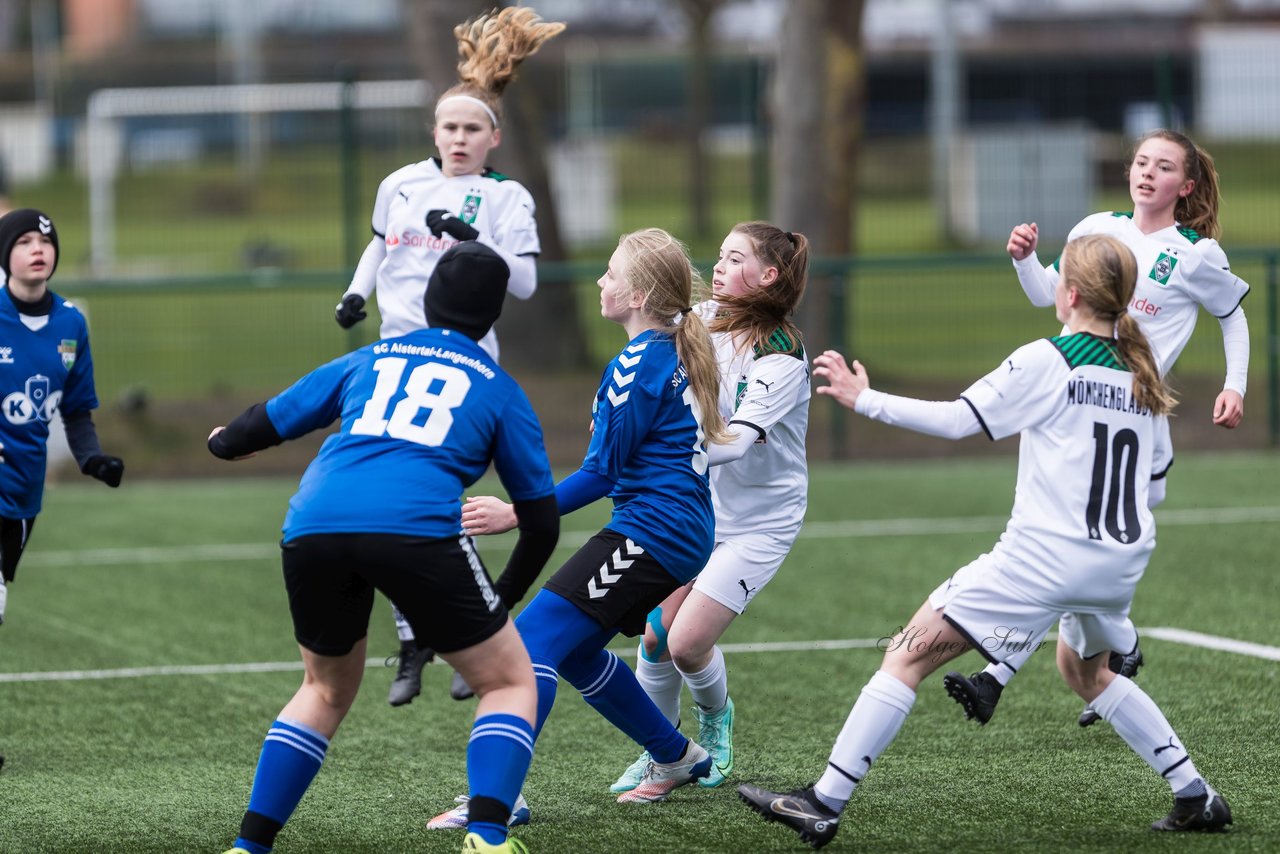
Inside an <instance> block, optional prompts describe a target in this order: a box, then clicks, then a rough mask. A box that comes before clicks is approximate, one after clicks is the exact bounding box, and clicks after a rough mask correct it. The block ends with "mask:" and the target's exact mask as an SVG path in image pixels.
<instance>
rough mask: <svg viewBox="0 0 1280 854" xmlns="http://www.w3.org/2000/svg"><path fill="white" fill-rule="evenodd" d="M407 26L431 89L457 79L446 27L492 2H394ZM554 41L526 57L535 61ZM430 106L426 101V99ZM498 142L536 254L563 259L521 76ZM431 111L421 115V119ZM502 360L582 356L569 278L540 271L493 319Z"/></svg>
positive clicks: (542, 151) (498, 164)
mask: <svg viewBox="0 0 1280 854" xmlns="http://www.w3.org/2000/svg"><path fill="white" fill-rule="evenodd" d="M402 2H403V8H404V10H405V16H406V18H407V20H408V24H409V33H408V36H409V45H410V48H411V49H412V51H413V55H414V58H415V61H416V62H417V63H418V67H419V68H420V69H421V70H422V74H423V76H424V77H425V78H426V80H427V82H428V83H430V84H431V87H432V89H433V91H434V92H436V93H439V92H443V91H444V90H445V89H448V88H449V87H450V86H452V85H453V84H454V83H456V82H457V79H458V73H457V66H458V43H457V41H456V39H455V38H454V36H453V28H454V27H455V26H456V25H458V24H460V23H462V21H464V20H467V19H470V18H473V17H475V16H477V15H480V14H482V13H484V12H487V11H488V10H489V9H491V8H493V6H494V3H493V2H492V0H402ZM553 48H554V43H552V44H551V45H548V46H547V47H544V48H543V51H542V52H541V53H539V54H538V55H536V56H534V57H533V58H532V59H530V60H529V61H530V62H537V61H538V60H539V59H540V58H543V57H544V54H546V53H547V52H548V51H549V50H550V49H553ZM432 105H434V99H433V101H432ZM503 107H504V117H503V128H502V145H500V146H499V147H498V148H496V149H495V150H494V152H493V156H494V160H493V163H492V164H491V165H493V166H494V168H496V169H498V170H499V171H502V172H509V173H510V174H511V176H512V177H513V178H515V179H516V180H518V181H519V182H520V183H521V184H523V185H524V186H525V187H526V188H527V189H528V190H529V193H530V194H531V195H532V196H533V203H534V206H535V207H536V208H537V215H538V238H539V240H540V242H541V243H542V255H541V258H540V260H542V261H550V262H559V261H564V260H566V259H567V258H568V253H567V252H566V250H565V245H564V242H563V240H562V238H561V235H560V226H559V221H558V218H557V215H556V206H555V201H554V199H553V198H552V195H551V176H550V174H549V172H548V169H547V162H548V157H547V142H546V138H545V136H544V134H543V127H544V122H543V120H542V104H541V98H540V97H539V95H538V92H537V90H536V89H535V88H534V87H533V86H531V85H528V81H522V80H516V81H515V82H514V83H512V84H511V86H510V87H509V88H508V89H507V92H506V94H505V96H504V97H503ZM432 121H433V117H432V116H431V115H430V114H428V116H427V122H428V123H431V122H432ZM498 336H499V340H500V341H501V342H502V360H503V363H504V364H505V365H507V366H520V367H522V368H525V367H532V368H573V367H581V366H582V365H584V364H585V363H586V362H587V345H586V337H585V336H584V334H583V331H582V324H581V321H580V319H579V316H578V305H577V298H576V296H575V294H574V288H573V282H571V281H568V280H564V281H553V280H548V279H546V278H545V277H540V278H539V282H538V292H537V293H536V294H534V296H533V298H532V299H529V300H517V299H509V300H507V302H506V304H505V305H504V307H503V316H502V319H501V320H499V321H498Z"/></svg>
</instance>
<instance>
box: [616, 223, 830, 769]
mask: <svg viewBox="0 0 1280 854" xmlns="http://www.w3.org/2000/svg"><path fill="white" fill-rule="evenodd" d="M808 276H809V241H808V240H807V239H806V238H805V236H804V235H803V234H796V233H792V232H788V231H783V230H782V229H781V228H778V227H777V226H775V225H771V224H770V223H767V222H744V223H739V224H738V225H735V226H734V227H733V229H732V230H730V232H729V234H728V235H727V236H726V237H725V239H724V241H723V243H722V244H721V246H720V257H719V259H718V260H717V262H716V265H715V269H714V270H713V272H712V279H711V286H712V298H711V299H710V300H708V301H707V302H704V303H702V304H700V305H699V306H697V307H696V308H695V309H694V315H700V316H702V317H703V318H704V319H706V321H707V325H708V328H709V329H710V330H711V333H712V335H711V337H712V340H713V342H714V343H715V348H716V363H717V365H718V370H719V376H720V403H719V405H720V412H721V414H722V415H723V416H724V418H725V419H726V420H727V421H728V423H729V426H728V430H729V433H730V437H731V438H730V441H729V442H727V443H726V444H723V445H715V446H712V448H711V449H710V457H711V465H712V469H711V493H712V499H713V500H714V502H715V511H716V546H715V549H714V550H713V551H712V553H711V558H710V559H709V560H708V561H707V565H706V566H705V567H703V569H702V571H701V572H699V573H698V576H697V578H696V579H694V580H693V581H692V582H690V583H689V584H686V585H685V586H683V587H681V588H680V589H679V590H677V591H675V592H674V593H672V594H671V596H669V597H667V599H666V601H664V602H663V603H662V604H661V605H659V606H658V607H657V608H655V609H654V610H653V611H652V612H651V613H650V614H649V617H648V623H649V625H648V627H647V628H646V629H645V633H644V639H643V641H642V643H641V645H640V651H639V656H638V658H637V662H636V678H637V679H639V680H640V684H641V685H642V686H643V687H644V689H645V692H646V693H647V694H648V695H649V698H650V699H652V700H653V702H654V703H655V704H656V705H657V706H658V708H659V709H660V710H661V711H662V713H663V714H664V715H665V716H666V718H667V719H668V720H669V721H671V722H673V723H674V722H676V721H678V720H679V719H680V695H681V693H682V691H683V689H684V687H685V686H688V688H689V693H690V695H691V696H692V698H693V702H694V710H695V712H696V713H697V716H698V738H697V741H698V743H699V744H701V745H702V746H703V747H705V748H706V749H707V750H708V751H709V752H710V753H711V756H712V758H713V759H714V760H715V765H714V766H713V767H712V769H711V773H710V774H709V775H708V776H707V777H706V779H703V780H700V781H699V784H700V785H702V786H707V787H711V786H718V785H720V784H721V783H723V782H724V780H725V778H726V777H727V776H728V775H729V774H730V773H732V771H733V767H734V758H733V718H734V706H733V700H732V699H731V698H730V696H729V684H728V674H727V671H726V669H725V663H724V653H723V652H722V651H721V650H720V648H719V647H718V646H717V645H716V644H717V642H718V641H719V639H720V637H721V636H722V635H723V634H724V633H725V631H726V630H727V629H728V628H729V625H730V624H731V623H732V622H733V620H734V619H735V618H736V617H737V616H738V615H739V614H742V613H743V612H744V611H745V610H746V608H747V605H748V604H750V603H751V601H752V600H753V599H754V598H755V597H756V595H757V594H759V592H760V591H761V590H762V589H764V587H765V585H767V584H768V583H769V582H770V581H771V580H772V579H773V577H774V575H776V574H777V572H778V569H779V567H781V565H782V562H783V561H784V560H785V559H786V557H787V554H788V553H789V552H790V551H791V546H792V544H793V543H794V542H795V539H796V537H797V536H799V534H800V525H801V523H802V522H803V521H804V513H805V509H806V506H807V504H808V485H809V467H808V461H807V460H806V457H805V433H806V432H807V430H808V424H809V398H810V381H809V365H808V358H807V356H806V355H805V351H804V345H803V344H802V343H801V336H800V330H798V329H797V328H796V326H795V323H794V321H793V320H792V314H793V313H794V312H795V309H796V305H797V304H798V303H799V302H800V298H801V296H803V294H804V289H805V285H806V284H807V282H808ZM649 761H650V757H649V755H648V754H647V753H642V754H641V755H640V758H639V759H637V760H636V761H635V762H633V763H632V764H631V766H630V767H629V768H627V769H626V771H624V772H623V773H622V776H620V777H619V778H618V780H617V781H616V782H615V783H614V784H613V786H612V787H611V789H612V791H614V792H626V791H629V790H631V789H634V788H635V787H637V786H639V785H640V783H641V781H642V778H643V775H644V770H645V768H646V767H647V765H648V763H649Z"/></svg>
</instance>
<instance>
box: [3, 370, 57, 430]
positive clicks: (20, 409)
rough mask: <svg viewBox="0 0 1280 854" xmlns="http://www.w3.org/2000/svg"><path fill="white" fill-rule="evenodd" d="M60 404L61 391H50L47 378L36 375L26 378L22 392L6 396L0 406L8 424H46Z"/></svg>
mask: <svg viewBox="0 0 1280 854" xmlns="http://www.w3.org/2000/svg"><path fill="white" fill-rule="evenodd" d="M60 403H62V391H61V389H59V390H56V391H50V390H49V378H48V377H46V376H42V375H40V374H36V375H35V376H32V377H28V378H27V382H26V386H25V389H24V390H23V391H15V392H13V393H12V394H9V395H7V396H6V397H5V399H4V402H3V403H0V406H3V407H4V417H5V418H6V419H8V421H9V423H10V424H30V423H31V422H32V421H45V422H48V421H49V419H51V418H53V416H54V413H56V412H57V411H58V405H59V404H60Z"/></svg>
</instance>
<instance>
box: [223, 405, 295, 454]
mask: <svg viewBox="0 0 1280 854" xmlns="http://www.w3.org/2000/svg"><path fill="white" fill-rule="evenodd" d="M283 441H284V439H283V438H281V436H280V434H279V433H278V432H276V428H275V425H274V424H272V423H271V419H270V418H269V417H267V405H266V404H265V403H255V404H254V405H253V406H250V407H249V408H248V409H246V410H245V411H244V412H242V413H241V414H239V415H237V416H236V417H235V418H234V419H233V420H232V421H231V423H230V424H228V425H227V426H225V427H215V428H213V432H212V433H210V434H209V439H208V445H209V453H211V454H213V455H214V456H215V457H218V458H219V459H223V460H243V459H245V458H247V457H251V456H253V455H254V454H255V453H257V452H258V451H261V450H263V449H264V448H271V447H274V446H276V445H279V444H280V443H281V442H283Z"/></svg>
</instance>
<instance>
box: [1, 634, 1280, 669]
mask: <svg viewBox="0 0 1280 854" xmlns="http://www.w3.org/2000/svg"><path fill="white" fill-rule="evenodd" d="M1138 634H1139V635H1140V636H1142V637H1144V638H1155V639H1157V640H1163V641H1169V642H1170V643H1180V644H1185V645H1186V646H1198V647H1201V648H1202V649H1213V650H1218V651H1220V652H1234V653H1236V654H1237V655H1247V656H1250V657H1252V658H1264V659H1267V660H1269V661H1280V647H1275V646H1265V645H1263V644H1260V643H1251V642H1249V641H1242V640H1236V639H1234V638H1224V637H1218V636H1217V635H1206V634H1202V633H1201V632H1193V631H1188V630H1187V629H1175V628H1154V629H1138ZM1051 636H1052V635H1051ZM883 641H884V638H846V639H844V640H816V641H776V642H766V643H729V644H723V645H722V646H721V647H720V648H721V649H722V650H724V651H725V652H727V653H740V652H813V651H818V650H832V649H873V648H877V647H878V646H879V645H880V644H881V643H882V642H883ZM614 653H615V654H617V655H625V656H629V657H630V656H634V655H635V654H636V648H635V646H634V645H632V646H630V647H629V648H625V649H618V650H614ZM385 664H386V659H385V658H366V659H365V662H364V666H365V667H366V668H372V667H383V666H385ZM301 669H302V662H301V661H263V662H257V663H249V664H189V665H165V666H160V667H124V668H119V669H116V670H46V671H36V672H33V673H0V682H80V681H86V680H92V679H136V678H140V677H144V676H218V675H223V674H228V673H279V672H284V671H290V670H295V671H296V670H301Z"/></svg>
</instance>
